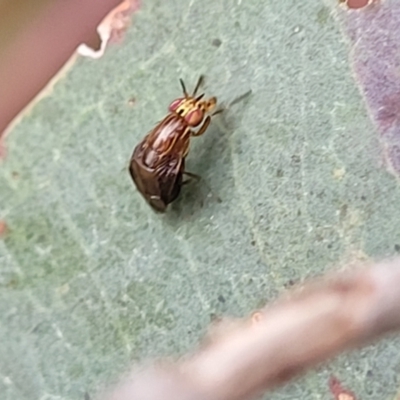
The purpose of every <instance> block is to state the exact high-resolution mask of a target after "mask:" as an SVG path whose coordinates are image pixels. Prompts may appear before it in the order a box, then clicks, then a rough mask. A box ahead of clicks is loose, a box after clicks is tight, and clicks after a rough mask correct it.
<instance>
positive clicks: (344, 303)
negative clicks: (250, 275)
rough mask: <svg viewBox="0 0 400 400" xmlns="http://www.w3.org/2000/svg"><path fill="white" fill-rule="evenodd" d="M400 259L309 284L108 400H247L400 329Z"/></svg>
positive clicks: (139, 373) (136, 375) (138, 376)
mask: <svg viewBox="0 0 400 400" xmlns="http://www.w3.org/2000/svg"><path fill="white" fill-rule="evenodd" d="M399 287H400V259H396V260H392V261H387V262H382V263H379V264H376V265H373V266H370V267H364V268H358V269H355V270H352V271H345V272H340V273H337V274H335V275H332V276H330V277H327V278H325V279H318V280H316V281H314V282H311V283H309V284H306V285H305V286H304V287H303V288H302V289H301V290H295V291H293V292H291V293H290V292H289V296H285V297H284V298H282V299H280V300H278V301H277V302H275V303H274V304H272V305H271V306H268V307H266V308H265V309H263V310H261V311H260V312H258V313H257V314H255V315H253V317H252V318H248V319H246V320H236V321H231V323H230V324H229V325H226V324H224V323H221V324H220V326H219V329H217V331H216V332H215V331H214V334H213V336H212V337H211V338H209V340H208V342H207V343H206V344H205V345H203V346H202V347H201V348H200V349H199V350H198V351H197V352H195V353H194V354H193V355H191V356H188V357H187V358H185V359H184V360H181V361H180V362H178V363H176V364H172V363H171V364H168V365H167V364H157V365H153V366H152V367H149V368H145V369H140V370H136V371H135V372H133V373H131V375H130V377H129V378H127V379H125V380H124V382H123V383H122V384H119V385H117V386H116V387H115V388H114V389H113V390H112V391H110V392H108V393H107V394H106V395H104V398H105V399H107V400H128V399H140V400H161V399H162V400H175V399H180V400H200V399H207V400H244V399H250V398H253V397H254V396H255V395H257V394H259V393H260V392H262V391H265V390H269V389H271V388H273V387H275V386H277V385H280V384H283V383H284V382H287V381H288V380H289V379H291V378H293V377H294V376H297V375H299V374H301V373H303V372H304V371H305V370H306V369H308V368H312V367H315V366H316V365H318V364H319V363H321V362H323V361H326V360H327V359H329V358H331V357H333V356H335V355H337V354H339V353H340V352H342V351H345V350H347V349H350V348H354V347H356V346H361V345H362V344H364V343H366V342H368V341H371V340H373V339H375V338H377V337H379V336H380V335H382V334H385V333H387V332H389V331H393V330H397V329H400V290H399Z"/></svg>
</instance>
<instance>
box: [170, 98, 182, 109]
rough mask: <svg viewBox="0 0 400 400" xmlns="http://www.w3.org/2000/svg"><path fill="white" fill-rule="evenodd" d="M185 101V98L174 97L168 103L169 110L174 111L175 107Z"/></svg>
mask: <svg viewBox="0 0 400 400" xmlns="http://www.w3.org/2000/svg"><path fill="white" fill-rule="evenodd" d="M184 101H185V99H176V100H174V101H173V102H172V103H171V104H170V105H169V108H168V109H169V111H176V109H177V108H178V107H179V106H180V105H181V104H182V103H183V102H184Z"/></svg>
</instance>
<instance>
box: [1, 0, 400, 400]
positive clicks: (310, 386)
mask: <svg viewBox="0 0 400 400" xmlns="http://www.w3.org/2000/svg"><path fill="white" fill-rule="evenodd" d="M327 4H332V8H328V6H327ZM335 7H336V4H335V2H332V3H329V2H324V1H319V2H316V1H311V0H307V1H302V2H289V1H280V0H271V1H268V2H256V1H241V0H238V1H227V2H217V1H212V0H204V1H199V0H192V1H190V2H182V1H172V0H165V1H156V0H153V1H147V2H145V3H144V4H143V8H142V9H141V10H140V12H138V13H137V14H136V15H135V16H134V21H133V25H132V27H131V29H130V30H129V32H128V37H127V38H126V40H125V41H124V43H123V44H122V45H119V46H115V47H112V48H110V49H109V50H108V51H107V52H106V55H105V56H104V57H103V58H101V59H100V60H96V61H93V60H90V59H80V60H79V61H78V62H77V63H76V65H75V66H74V68H73V70H72V71H71V72H70V73H69V75H68V76H67V77H66V78H65V79H64V80H62V81H61V82H59V83H58V84H57V86H56V88H55V90H54V92H53V93H52V95H51V96H49V97H47V98H45V99H44V100H42V101H41V102H40V103H39V104H38V105H37V106H36V107H35V109H34V110H33V112H32V113H31V114H30V115H29V116H27V117H25V118H24V120H23V121H22V122H21V123H20V124H19V125H18V126H17V127H16V128H15V130H14V131H13V132H12V133H11V135H10V136H9V137H8V139H7V145H8V154H9V155H8V158H7V159H6V161H5V162H4V163H3V165H2V166H1V169H0V188H1V191H0V219H4V220H5V221H6V222H7V225H8V227H9V230H8V232H7V233H6V234H5V235H4V237H3V239H2V241H0V343H1V344H2V345H1V346H0V393H2V396H1V397H2V398H3V399H5V400H11V399H12V400H16V399H21V400H24V399H29V400H31V399H83V398H84V393H85V392H88V393H89V394H92V393H95V391H96V390H97V389H98V388H99V387H101V386H103V385H105V384H107V382H110V380H112V379H114V378H115V377H117V376H118V375H119V374H120V373H121V372H122V371H124V370H126V368H128V366H129V365H131V363H132V362H133V361H135V360H143V359H145V358H147V357H162V356H165V355H171V354H181V353H183V352H185V351H187V350H189V349H191V348H192V347H193V346H194V345H195V344H196V343H197V341H198V339H199V338H200V337H201V336H202V335H203V334H204V332H205V330H206V327H207V325H208V324H209V322H210V320H211V318H212V317H213V316H214V315H235V316H244V315H247V314H249V313H250V312H251V311H252V310H254V309H255V308H256V307H259V306H261V305H263V304H265V302H267V301H268V300H271V299H273V298H275V296H276V295H277V294H278V293H280V292H281V291H283V290H284V289H285V288H286V287H288V286H290V285H291V284H292V283H293V282H297V281H300V280H303V279H305V278H307V277H310V276H314V275H317V274H320V273H322V272H324V271H327V270H330V269H333V268H336V267H339V266H341V265H343V264H344V263H346V262H348V261H353V260H354V259H359V258H377V257H382V256H390V255H393V254H394V253H395V249H398V248H399V244H400V231H399V229H398V225H399V224H398V219H399V217H400V211H399V206H398V205H399V204H400V191H399V188H398V183H397V181H396V179H395V178H394V177H393V176H392V175H390V174H389V173H388V172H387V171H386V170H385V168H384V167H383V166H382V162H381V155H380V147H379V143H378V139H377V134H376V132H375V128H374V126H373V124H372V123H371V121H370V119H369V117H368V115H367V111H366V107H365V105H364V102H363V99H362V97H361V95H360V93H359V91H358V88H357V84H356V82H355V81H354V80H353V76H352V70H351V65H349V61H348V60H349V55H348V53H349V51H351V47H350V46H349V42H348V41H347V38H346V36H344V35H343V32H341V30H340V25H339V22H338V20H337V19H335V15H336V11H337V10H336V8H335ZM203 73H204V74H205V75H206V85H205V90H206V93H207V94H209V95H216V96H217V97H218V99H219V100H221V101H223V102H224V103H229V102H230V101H231V100H233V99H234V98H236V97H237V96H240V95H241V94H243V93H245V92H246V91H248V90H249V89H252V91H253V92H252V95H251V96H250V97H249V98H247V99H246V100H245V101H243V102H241V103H238V104H236V105H235V106H233V107H232V108H231V109H229V110H228V111H227V112H226V113H225V115H224V116H218V117H216V118H215V120H214V122H213V124H212V126H211V127H210V129H209V130H208V131H207V132H206V133H205V134H204V136H202V137H199V138H194V139H193V141H192V146H191V152H190V154H189V156H188V159H187V169H188V170H189V171H191V172H193V173H196V174H199V175H201V176H202V177H203V178H204V182H201V181H200V182H199V183H193V184H191V185H188V186H185V187H184V189H183V192H182V194H181V196H180V197H179V199H178V200H177V201H176V202H175V203H174V204H173V205H172V207H171V208H170V209H169V211H168V212H167V214H166V215H158V214H155V213H154V212H153V211H152V210H151V209H150V208H149V206H148V205H147V204H146V203H145V202H144V200H143V199H142V197H141V196H140V195H139V193H138V192H137V191H136V189H135V188H134V186H133V184H132V182H131V179H130V176H129V174H128V172H127V165H128V161H129V158H130V156H131V152H132V150H133V148H134V146H135V145H136V144H137V143H138V142H139V141H140V140H141V139H142V138H143V136H144V135H145V134H146V133H147V132H148V131H149V130H150V129H152V128H153V126H154V125H155V124H156V123H157V121H159V120H160V119H161V118H163V116H164V115H165V113H166V112H167V107H168V104H169V103H170V102H171V101H172V100H173V99H175V98H177V97H179V96H180V95H181V89H180V86H179V82H178V78H183V79H184V81H185V82H186V85H187V86H188V88H191V87H193V86H194V84H195V83H196V80H197V78H198V76H199V75H200V74H203ZM132 98H134V99H135V101H134V102H132V101H130V99H132ZM208 187H210V188H211V190H212V192H213V193H215V195H212V194H210V190H209V188H208ZM216 196H219V197H220V198H221V199H222V202H221V203H219V202H218V201H217V200H216ZM396 344H398V340H396V339H392V340H386V341H383V342H381V343H380V344H379V345H376V346H372V347H369V348H366V349H364V350H362V351H359V352H356V353H354V354H351V355H347V356H342V357H340V358H339V359H338V360H336V361H334V362H333V363H331V364H329V365H328V366H325V367H323V368H321V369H320V370H319V371H318V372H317V373H311V374H310V375H308V376H307V377H305V378H303V379H301V380H300V381H298V382H296V383H293V384H290V385H288V386H286V387H285V388H282V389H280V390H278V391H277V392H275V393H274V394H273V395H270V396H268V398H276V399H278V398H280V399H282V398H285V399H307V398H315V399H319V398H321V399H322V398H329V396H330V395H329V388H328V378H329V375H330V373H331V372H334V374H335V375H336V376H338V377H339V379H340V380H341V381H343V382H344V384H345V385H346V386H348V387H351V389H352V390H353V391H354V392H355V393H357V395H358V396H359V398H362V399H392V398H393V397H394V395H395V393H396V392H397V388H398V385H399V377H398V374H397V371H398V370H399V365H400V353H399V351H398V346H397V347H396Z"/></svg>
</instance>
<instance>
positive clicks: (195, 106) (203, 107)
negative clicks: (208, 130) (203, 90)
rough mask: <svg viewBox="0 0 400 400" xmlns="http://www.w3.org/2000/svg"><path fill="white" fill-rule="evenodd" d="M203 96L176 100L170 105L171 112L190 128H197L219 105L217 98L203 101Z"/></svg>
mask: <svg viewBox="0 0 400 400" xmlns="http://www.w3.org/2000/svg"><path fill="white" fill-rule="evenodd" d="M203 96H204V94H202V95H201V96H198V97H192V96H187V97H182V98H179V99H176V100H174V101H173V102H172V103H171V104H170V106H169V111H170V112H173V113H175V114H178V115H179V116H180V117H182V118H183V119H184V120H185V122H186V123H187V124H188V125H189V126H191V127H196V126H198V125H200V124H201V123H202V122H203V120H204V118H205V117H206V115H207V114H208V113H209V112H210V111H212V110H213V109H214V108H215V105H216V104H217V98H216V97H211V98H209V99H206V100H202V98H203Z"/></svg>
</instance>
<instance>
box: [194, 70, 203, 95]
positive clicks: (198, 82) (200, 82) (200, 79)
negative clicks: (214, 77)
mask: <svg viewBox="0 0 400 400" xmlns="http://www.w3.org/2000/svg"><path fill="white" fill-rule="evenodd" d="M203 82H204V75H200V76H199V80H198V81H197V84H196V87H195V88H194V91H193V97H195V96H196V93H197V91H198V90H199V87H200V86H201V85H202V84H203Z"/></svg>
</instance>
